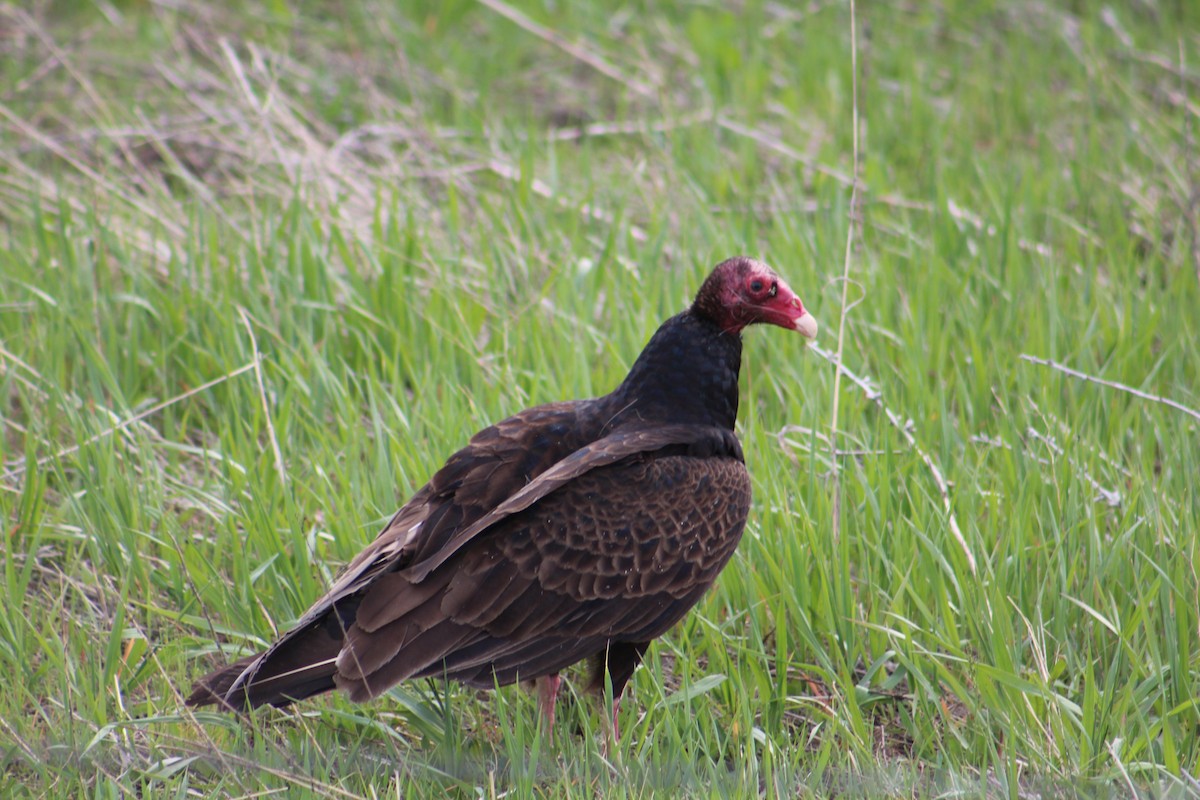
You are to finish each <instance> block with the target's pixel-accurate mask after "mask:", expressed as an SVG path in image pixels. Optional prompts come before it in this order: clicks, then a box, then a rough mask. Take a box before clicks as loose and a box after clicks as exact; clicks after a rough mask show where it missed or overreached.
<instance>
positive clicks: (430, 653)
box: [185, 256, 818, 741]
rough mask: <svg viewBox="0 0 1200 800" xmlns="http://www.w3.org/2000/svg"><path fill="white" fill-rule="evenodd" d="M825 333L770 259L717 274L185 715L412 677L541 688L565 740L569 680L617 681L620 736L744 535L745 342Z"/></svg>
mask: <svg viewBox="0 0 1200 800" xmlns="http://www.w3.org/2000/svg"><path fill="white" fill-rule="evenodd" d="M760 323H761V324H767V325H774V326H778V327H780V328H784V329H787V330H792V331H797V332H799V333H800V334H801V335H802V336H804V337H806V338H808V339H812V338H814V337H815V336H816V334H817V327H818V326H817V322H816V320H815V319H814V318H813V316H812V315H811V314H810V313H809V312H808V311H807V310H806V309H805V307H804V305H803V303H801V301H800V299H799V298H798V297H797V296H796V293H795V292H794V291H793V290H792V289H791V288H790V287H789V286H788V285H787V284H786V283H785V282H784V280H783V279H782V278H780V277H779V275H778V274H776V272H775V271H774V270H773V269H771V268H770V267H769V266H767V265H766V264H764V263H762V262H761V261H758V260H755V259H753V258H749V257H746V256H737V257H734V258H730V259H727V260H725V261H722V262H721V263H720V264H718V265H717V266H716V267H715V268H714V269H713V270H712V272H711V273H710V274H709V276H708V277H707V278H706V279H705V280H704V282H703V283H702V284H701V286H700V288H699V291H698V292H697V293H696V296H695V300H694V302H692V303H691V305H690V306H689V307H688V308H687V309H685V310H684V311H682V312H681V313H679V314H676V315H675V316H673V317H671V318H669V319H668V320H666V321H665V322H663V323H662V325H661V326H660V327H659V328H658V330H657V331H656V332H655V333H654V334H653V336H652V337H651V338H650V340H649V342H648V343H647V344H646V346H645V348H644V349H643V350H642V352H641V354H640V355H639V356H638V357H637V359H636V360H635V362H634V364H633V366H632V367H631V368H630V370H629V373H628V374H627V375H626V377H625V379H624V380H623V381H622V382H621V384H620V385H619V386H617V387H616V388H615V389H614V390H613V391H612V392H610V393H608V394H606V395H603V396H601V397H596V398H591V399H584V400H572V401H564V402H553V403H549V404H546V405H539V406H536V407H533V408H529V409H526V410H524V411H521V412H519V413H517V414H515V415H514V416H511V417H509V418H507V419H504V420H502V421H500V422H498V423H496V424H494V425H492V426H490V427H487V428H484V429H483V430H481V431H480V432H479V433H477V434H475V436H473V437H472V438H471V439H470V440H469V442H468V443H467V445H466V446H465V447H463V448H462V449H461V450H459V451H457V452H456V453H454V454H453V455H451V456H450V458H449V459H448V460H447V461H446V463H445V465H444V466H443V467H441V469H439V470H438V471H437V472H436V473H435V474H434V475H433V477H432V478H431V479H430V480H429V482H428V483H427V484H425V486H423V487H422V488H421V489H419V490H418V491H417V492H416V493H415V494H414V495H413V496H412V498H411V499H410V500H409V501H408V502H407V503H405V504H404V505H403V507H401V508H400V510H399V511H397V512H396V513H395V515H394V516H393V517H392V518H391V520H390V521H389V522H388V523H387V525H385V526H384V528H383V530H382V531H381V532H380V533H379V534H378V536H377V537H376V538H375V539H374V540H373V541H372V542H371V543H370V544H369V545H367V547H366V548H365V549H363V550H362V552H360V553H359V554H358V555H357V556H356V557H354V558H353V559H352V560H351V561H350V562H349V564H347V565H346V567H345V569H344V570H343V571H342V572H341V574H340V575H339V577H337V578H336V579H335V581H334V582H333V584H332V585H331V586H330V588H329V590H328V591H327V592H326V593H325V594H324V595H323V596H322V597H321V598H320V599H318V600H317V601H316V602H315V603H313V605H312V606H311V607H310V608H309V609H308V611H306V612H305V613H304V614H303V615H302V616H301V617H300V619H299V620H298V622H297V623H296V624H295V625H294V626H293V627H292V628H291V629H290V630H289V631H287V632H286V633H284V634H283V635H282V636H280V637H279V638H278V640H277V641H275V642H274V643H273V644H271V645H270V646H269V647H268V648H267V649H266V650H265V651H263V652H261V653H257V654H254V655H251V656H248V657H246V658H243V659H241V660H239V661H235V662H234V663H232V664H229V665H227V666H225V667H222V668H220V669H217V670H216V671H213V672H211V673H209V674H207V675H205V676H203V677H201V678H200V679H199V680H197V681H196V682H195V685H194V688H193V691H192V692H191V694H190V696H189V697H187V698H186V701H185V702H186V704H187V705H188V706H192V707H197V706H206V705H215V706H217V707H219V708H222V709H225V710H230V711H239V712H240V711H244V710H248V709H250V708H254V707H258V706H263V705H270V706H276V707H283V706H287V705H289V704H291V703H293V702H296V701H299V700H303V699H305V698H308V697H312V696H313V695H318V694H322V693H324V692H329V691H332V690H342V691H343V692H345V693H346V694H347V695H348V696H349V697H350V699H351V700H353V701H359V702H361V701H367V700H370V699H372V698H375V697H378V696H379V695H380V694H382V693H383V692H385V691H387V690H388V689H390V688H391V687H393V686H395V685H396V684H398V683H399V682H401V681H405V680H409V679H414V678H423V677H435V678H436V677H444V678H447V679H451V680H455V681H459V682H461V683H464V684H466V685H469V686H472V687H480V688H493V687H495V686H503V685H508V684H512V683H516V682H518V681H521V682H526V683H532V684H533V686H534V687H535V690H536V693H537V702H538V706H539V708H540V711H541V714H542V716H543V717H544V718H545V722H546V724H547V725H548V726H549V728H550V730H553V726H554V716H555V702H556V698H557V695H558V692H559V688H560V685H561V681H562V678H561V675H560V673H561V672H563V671H564V670H566V669H567V668H568V667H570V666H572V665H574V664H576V663H578V662H581V661H585V660H586V661H588V662H589V664H590V668H591V669H590V675H589V677H588V678H587V680H588V683H587V686H586V690H585V691H587V692H591V693H595V694H597V695H599V696H600V697H601V698H603V697H604V696H605V695H604V693H605V691H606V686H608V687H611V689H610V690H611V698H612V700H611V708H610V711H611V716H610V718H609V720H610V725H611V727H610V728H609V732H610V735H611V736H612V737H613V740H614V741H615V740H616V738H617V737H618V736H619V730H618V728H617V713H618V710H619V707H620V701H621V696H622V694H623V692H624V689H625V686H626V684H627V683H628V682H629V680H630V678H631V677H632V675H633V673H634V671H635V670H636V668H637V667H638V665H639V664H640V663H641V661H642V658H643V656H644V655H645V653H646V650H647V648H648V647H649V645H650V643H651V642H652V641H653V640H655V639H656V638H658V637H660V636H662V635H663V634H664V633H666V632H667V631H668V630H669V629H670V628H671V627H672V626H674V625H675V623H677V622H679V620H681V619H682V618H683V617H684V616H685V615H686V614H687V612H688V611H689V610H690V609H691V608H692V607H693V606H694V605H696V603H697V602H698V601H699V600H700V599H701V597H702V596H703V595H704V593H705V592H706V591H707V590H708V588H709V587H710V586H712V584H713V583H714V581H715V580H716V578H717V575H718V574H719V573H720V572H721V570H722V569H723V568H724V567H725V565H726V564H727V563H728V561H729V560H730V558H731V557H732V555H733V553H734V550H735V548H736V547H737V545H738V542H739V540H740V539H741V536H742V531H743V529H744V528H745V525H746V521H747V517H748V515H749V512H750V505H751V484H750V476H749V473H748V472H747V470H746V465H745V459H744V456H743V452H742V447H741V444H740V442H739V440H738V437H737V434H736V433H735V430H734V425H735V422H736V418H737V410H738V373H739V370H740V367H741V357H742V332H743V330H744V329H745V328H747V327H748V326H750V325H755V324H760Z"/></svg>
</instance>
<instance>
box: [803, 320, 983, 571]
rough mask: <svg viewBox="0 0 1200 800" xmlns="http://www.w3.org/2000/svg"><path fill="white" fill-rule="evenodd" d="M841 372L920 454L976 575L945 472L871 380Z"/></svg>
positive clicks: (822, 352)
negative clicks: (953, 506) (951, 500)
mask: <svg viewBox="0 0 1200 800" xmlns="http://www.w3.org/2000/svg"><path fill="white" fill-rule="evenodd" d="M809 349H810V350H812V351H813V352H814V353H816V354H817V355H819V356H820V357H821V358H823V359H825V360H826V361H828V362H829V363H830V364H836V362H837V356H836V355H835V354H833V353H831V352H829V351H828V350H826V349H825V348H823V347H821V346H820V345H819V344H812V345H809ZM840 369H841V371H842V373H843V374H845V376H846V377H847V378H849V379H850V381H851V382H852V383H854V384H855V385H856V386H858V388H860V389H862V390H863V393H864V394H866V396H867V399H868V400H870V401H872V402H873V403H875V405H877V406H879V408H880V410H881V411H883V413H884V415H885V416H887V418H888V422H890V423H892V426H893V427H895V428H896V430H898V431H900V433H901V434H902V435H903V436H904V438H905V440H907V441H908V445H909V447H911V448H912V449H913V450H915V451H916V452H917V455H919V456H920V457H921V460H922V461H924V462H925V466H926V467H927V468H928V469H929V472H930V473H931V474H932V475H933V482H934V483H936V484H937V487H938V492H940V493H941V495H942V508H943V509H944V510H945V512H946V516H947V517H948V518H949V520H950V532H951V533H952V534H954V538H955V540H956V541H957V542H958V546H959V547H961V548H962V551H963V553H964V554H965V555H966V557H967V564H968V565H969V566H970V567H971V574H972V575H974V574H975V573H976V572H977V567H976V565H975V554H974V553H972V552H971V548H970V547H969V546H968V545H967V540H966V537H964V536H963V532H962V529H961V528H960V527H959V526H958V519H957V518H956V517H955V516H954V510H953V508H952V507H951V505H950V488H949V486H948V484H947V483H946V478H945V477H944V476H943V475H942V471H941V470H940V469H938V466H937V464H935V463H934V461H933V457H932V456H930V455H929V453H927V452H925V449H924V448H923V447H921V445H920V444H918V443H917V439H916V437H915V436H913V434H912V431H911V430H909V426H908V425H907V424H905V423H904V422H903V421H902V420H901V419H900V415H899V414H897V413H896V412H894V411H892V410H891V409H890V408H888V407H887V404H886V403H884V402H883V394H882V393H881V392H880V391H879V390H878V389H876V388H875V387H874V386H872V385H871V383H870V381H868V380H867V379H866V378H862V377H859V376H858V375H856V374H854V373H853V372H851V371H850V370H849V369H847V368H846V367H840Z"/></svg>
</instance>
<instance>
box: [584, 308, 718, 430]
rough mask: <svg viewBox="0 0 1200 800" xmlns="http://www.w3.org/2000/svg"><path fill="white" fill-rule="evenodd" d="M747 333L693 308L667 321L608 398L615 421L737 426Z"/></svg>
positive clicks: (618, 422) (613, 425)
mask: <svg viewBox="0 0 1200 800" xmlns="http://www.w3.org/2000/svg"><path fill="white" fill-rule="evenodd" d="M741 363H742V337H741V336H739V335H737V334H730V333H725V332H724V331H722V330H721V329H720V328H718V327H717V325H716V324H715V323H714V322H712V321H710V320H708V319H706V318H704V317H701V316H699V315H697V314H695V313H693V312H692V311H691V310H688V311H684V312H683V313H682V314H677V315H675V316H674V317H671V318H670V319H669V320H667V321H666V322H664V323H663V324H662V325H661V326H660V327H659V329H658V331H656V332H655V334H654V336H652V337H651V338H650V341H649V343H648V344H647V345H646V347H645V349H644V350H642V353H641V355H639V356H638V359H637V361H636V362H634V365H633V367H632V368H631V369H630V370H629V374H628V375H627V376H626V377H625V380H624V381H623V382H622V383H621V385H620V386H619V387H617V389H616V391H614V392H613V393H612V394H610V395H609V396H608V397H607V398H606V399H607V400H608V402H610V403H612V404H613V414H614V416H613V419H612V421H611V422H610V423H609V427H610V428H612V427H616V426H617V425H620V424H623V423H626V422H633V421H635V420H641V421H648V422H676V423H691V424H696V425H714V426H717V427H721V428H725V429H727V430H733V425H734V422H735V420H736V419H737V410H738V370H739V368H740V367H741Z"/></svg>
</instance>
